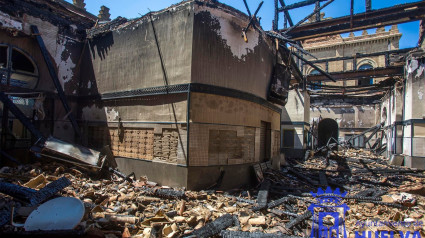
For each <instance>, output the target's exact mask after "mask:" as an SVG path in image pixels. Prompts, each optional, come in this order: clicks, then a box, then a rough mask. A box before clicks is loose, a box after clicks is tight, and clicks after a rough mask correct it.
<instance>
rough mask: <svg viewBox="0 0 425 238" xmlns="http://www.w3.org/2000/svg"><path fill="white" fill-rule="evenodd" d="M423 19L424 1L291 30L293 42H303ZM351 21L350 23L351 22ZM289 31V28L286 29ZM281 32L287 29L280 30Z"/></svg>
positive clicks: (314, 23) (424, 12) (305, 25)
mask: <svg viewBox="0 0 425 238" xmlns="http://www.w3.org/2000/svg"><path fill="white" fill-rule="evenodd" d="M423 18H425V1H420V2H414V3H407V4H400V5H396V6H393V7H388V8H382V9H378V10H373V11H369V12H364V13H358V14H355V15H353V16H352V17H351V16H350V15H348V16H344V17H338V18H333V19H329V20H323V21H320V22H313V23H308V24H303V25H300V26H298V27H296V28H295V29H292V30H291V32H290V33H288V35H289V36H291V37H292V39H293V40H305V39H311V38H316V37H320V36H326V35H335V34H341V33H348V32H352V31H358V30H366V29H370V28H376V27H377V26H388V25H394V24H400V23H404V22H411V21H417V20H421V19H423ZM351 19H352V21H351ZM288 29H289V28H288ZM281 31H282V32H285V31H287V29H282V30H281Z"/></svg>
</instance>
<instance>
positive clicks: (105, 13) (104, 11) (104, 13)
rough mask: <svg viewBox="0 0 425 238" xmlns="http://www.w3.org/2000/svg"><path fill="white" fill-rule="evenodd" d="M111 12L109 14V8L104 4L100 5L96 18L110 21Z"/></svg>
mask: <svg viewBox="0 0 425 238" xmlns="http://www.w3.org/2000/svg"><path fill="white" fill-rule="evenodd" d="M110 17H111V14H109V8H107V7H105V6H101V7H100V11H99V15H98V16H97V18H98V19H99V21H110V20H111V18H110Z"/></svg>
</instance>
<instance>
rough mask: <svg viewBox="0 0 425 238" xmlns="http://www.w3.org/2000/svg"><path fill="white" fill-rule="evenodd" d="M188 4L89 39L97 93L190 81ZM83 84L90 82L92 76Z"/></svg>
mask: <svg viewBox="0 0 425 238" xmlns="http://www.w3.org/2000/svg"><path fill="white" fill-rule="evenodd" d="M191 6H192V3H186V4H183V5H180V6H179V7H177V8H175V9H171V8H170V9H167V10H164V11H162V12H159V13H154V14H152V18H153V25H154V27H155V30H156V35H157V39H158V44H157V42H156V40H155V35H154V32H153V28H152V24H151V22H150V17H149V15H146V16H144V17H143V18H140V19H137V20H134V21H131V22H129V23H126V24H124V25H123V26H122V27H121V28H119V29H116V30H114V31H109V32H105V33H103V34H99V35H97V36H95V37H93V38H92V39H90V40H89V48H90V52H91V59H92V60H91V61H92V64H93V69H94V77H95V79H96V84H97V90H98V93H100V94H103V93H107V92H120V91H129V90H135V89H141V88H150V87H158V86H164V85H166V83H165V81H164V72H163V70H162V67H161V60H160V56H159V53H158V48H157V47H160V50H161V53H162V57H163V63H164V68H165V71H166V75H167V79H168V84H169V85H175V84H184V83H189V82H190V75H191V58H192V26H193V11H192V8H191ZM87 76H88V77H87V79H88V81H85V82H83V86H86V85H87V87H88V85H89V83H93V78H92V75H87Z"/></svg>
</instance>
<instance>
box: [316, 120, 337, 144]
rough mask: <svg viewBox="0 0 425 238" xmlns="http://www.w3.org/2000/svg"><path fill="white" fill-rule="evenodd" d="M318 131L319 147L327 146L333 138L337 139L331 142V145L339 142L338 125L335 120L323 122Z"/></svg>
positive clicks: (320, 123)
mask: <svg viewBox="0 0 425 238" xmlns="http://www.w3.org/2000/svg"><path fill="white" fill-rule="evenodd" d="M317 130H318V131H317V136H318V141H317V146H319V147H322V146H325V145H326V144H327V143H328V141H329V139H330V138H331V137H333V138H334V139H335V140H331V143H334V142H335V141H338V123H337V122H336V121H335V120H333V119H330V118H326V119H323V120H321V121H320V122H319V125H318V128H317Z"/></svg>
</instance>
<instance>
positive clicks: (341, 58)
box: [310, 47, 416, 63]
mask: <svg viewBox="0 0 425 238" xmlns="http://www.w3.org/2000/svg"><path fill="white" fill-rule="evenodd" d="M414 49H416V47H412V48H405V49H398V50H388V51H379V52H374V53H369V54H360V53H357V54H355V55H353V56H342V57H333V58H327V59H319V60H310V62H311V63H325V62H333V61H341V60H351V59H359V58H366V57H373V56H381V55H385V56H386V55H391V54H406V53H408V52H409V51H412V50H414Z"/></svg>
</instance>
